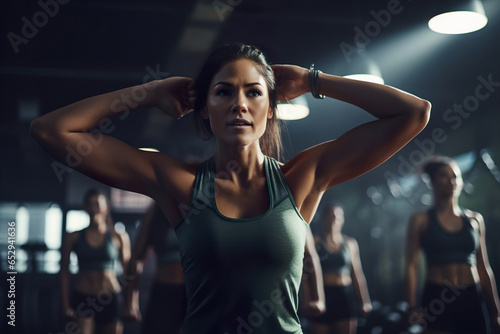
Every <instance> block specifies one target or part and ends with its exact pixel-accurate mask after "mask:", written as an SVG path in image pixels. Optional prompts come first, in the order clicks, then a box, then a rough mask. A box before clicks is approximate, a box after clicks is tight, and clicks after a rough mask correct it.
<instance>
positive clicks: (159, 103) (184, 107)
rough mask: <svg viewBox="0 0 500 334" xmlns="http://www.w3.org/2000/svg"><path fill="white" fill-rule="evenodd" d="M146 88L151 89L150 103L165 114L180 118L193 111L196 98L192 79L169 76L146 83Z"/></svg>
mask: <svg viewBox="0 0 500 334" xmlns="http://www.w3.org/2000/svg"><path fill="white" fill-rule="evenodd" d="M147 85H149V87H148V86H146V89H147V90H152V91H153V93H154V95H153V101H152V104H153V105H154V106H155V107H157V108H158V109H160V110H161V111H163V112H164V113H165V114H167V115H169V116H171V117H173V118H175V119H180V118H182V117H183V116H184V115H186V114H188V113H190V112H192V111H193V106H194V101H195V98H196V95H195V90H194V81H193V79H191V78H185V77H170V78H167V79H163V80H156V81H152V82H150V83H148V84H147Z"/></svg>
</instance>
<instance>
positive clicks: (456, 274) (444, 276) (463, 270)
mask: <svg viewBox="0 0 500 334" xmlns="http://www.w3.org/2000/svg"><path fill="white" fill-rule="evenodd" d="M427 281H428V282H431V283H435V284H444V283H448V284H452V285H471V284H475V283H476V282H479V274H478V272H477V269H476V267H475V266H471V265H470V264H467V263H451V264H447V265H442V266H431V267H429V268H427Z"/></svg>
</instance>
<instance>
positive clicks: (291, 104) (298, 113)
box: [277, 95, 309, 120]
mask: <svg viewBox="0 0 500 334" xmlns="http://www.w3.org/2000/svg"><path fill="white" fill-rule="evenodd" d="M277 113H278V118H279V119H283V120H297V119H302V118H304V117H307V115H309V106H308V104H307V100H306V97H305V96H304V95H301V96H299V97H297V98H295V99H292V100H290V101H286V102H284V101H278V108H277Z"/></svg>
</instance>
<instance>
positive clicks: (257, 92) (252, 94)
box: [248, 89, 262, 96]
mask: <svg viewBox="0 0 500 334" xmlns="http://www.w3.org/2000/svg"><path fill="white" fill-rule="evenodd" d="M248 95H250V96H261V95H262V92H261V91H260V90H258V89H252V90H251V91H249V92H248Z"/></svg>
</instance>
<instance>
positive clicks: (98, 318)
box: [71, 290, 122, 326]
mask: <svg viewBox="0 0 500 334" xmlns="http://www.w3.org/2000/svg"><path fill="white" fill-rule="evenodd" d="M71 306H72V307H73V309H74V310H75V312H76V315H77V316H78V317H84V318H91V319H93V320H94V321H95V324H96V325H99V326H103V325H109V324H112V323H117V322H119V321H120V310H121V306H122V296H121V294H120V293H112V292H109V291H105V290H103V291H102V292H100V293H98V294H97V295H95V296H90V295H87V294H84V293H81V292H78V291H76V290H73V292H72V293H71Z"/></svg>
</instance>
